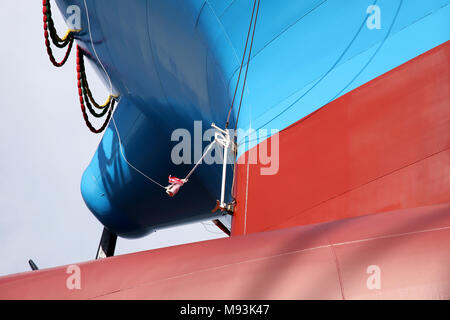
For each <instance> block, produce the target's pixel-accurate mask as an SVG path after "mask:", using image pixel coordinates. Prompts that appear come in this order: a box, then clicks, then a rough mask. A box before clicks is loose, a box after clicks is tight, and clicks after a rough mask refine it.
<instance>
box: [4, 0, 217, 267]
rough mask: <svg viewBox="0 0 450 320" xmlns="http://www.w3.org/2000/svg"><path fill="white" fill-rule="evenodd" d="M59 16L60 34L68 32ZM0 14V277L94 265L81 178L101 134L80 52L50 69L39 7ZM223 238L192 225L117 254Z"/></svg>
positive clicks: (93, 226)
mask: <svg viewBox="0 0 450 320" xmlns="http://www.w3.org/2000/svg"><path fill="white" fill-rule="evenodd" d="M53 5H54V7H55V8H56V5H55V4H54V2H53ZM54 15H55V16H56V17H54V19H55V23H56V27H57V29H58V33H59V34H60V35H61V36H62V35H63V34H64V33H65V29H66V26H65V24H64V22H63V20H62V18H61V16H60V14H59V11H57V10H54ZM0 16H1V19H0V27H1V30H2V31H3V32H2V41H1V44H0V46H1V47H0V48H1V54H0V57H1V59H0V68H1V80H0V81H1V86H0V92H1V102H0V111H1V123H0V148H1V149H0V150H1V151H0V275H5V274H11V273H17V272H22V271H28V270H30V268H29V266H28V259H29V258H32V259H33V260H34V261H35V262H36V264H37V265H38V266H39V268H47V267H54V266H58V265H63V264H71V263H76V262H81V261H86V260H91V259H93V258H94V256H95V253H96V251H97V246H98V242H99V240H100V235H101V232H102V228H103V227H102V225H101V224H100V223H99V222H98V221H97V220H96V219H95V218H94V216H93V215H92V214H91V213H90V211H89V210H88V209H87V208H86V206H85V205H84V202H83V199H82V197H81V194H80V179H81V175H82V173H83V171H84V169H85V168H86V166H87V165H88V164H89V162H90V160H91V158H92V156H93V154H94V152H95V150H96V148H97V145H98V143H99V141H100V139H101V135H94V134H92V133H90V131H89V130H88V129H87V128H86V126H85V124H84V121H83V118H82V115H81V111H80V106H79V101H78V92H77V87H76V66H75V59H74V56H75V55H74V53H75V50H73V52H72V54H71V57H70V59H69V61H68V62H67V64H66V65H65V66H64V67H63V68H55V67H53V66H52V65H51V63H50V61H49V60H48V57H47V53H46V50H45V45H44V38H43V26H42V1H28V0H20V1H1V2H0ZM54 52H56V55H57V57H58V58H59V57H60V56H61V54H62V52H61V51H59V50H58V49H56V48H55V49H54ZM58 60H59V59H58ZM87 73H88V77H89V79H90V83H89V85H90V87H91V89H92V91H93V93H94V95H95V96H96V97H99V98H98V100H100V97H106V96H107V94H108V92H107V90H106V88H105V87H104V86H103V84H102V82H101V81H100V80H99V79H98V78H97V76H96V73H95V72H94V71H93V70H92V69H91V68H90V66H89V65H88V66H87ZM208 230H209V231H208ZM223 236H224V235H223V233H221V232H220V231H219V230H218V229H217V228H216V227H214V226H212V225H211V224H210V223H209V224H207V225H202V224H200V223H197V224H191V225H187V226H183V227H178V228H172V229H167V230H162V231H158V232H156V233H153V234H151V235H149V236H147V237H145V238H142V239H138V240H125V239H121V238H119V239H118V243H117V248H116V254H123V253H129V252H136V251H142V250H148V249H154V248H159V247H166V246H170V245H175V244H181V243H187V242H194V241H201V240H207V239H213V238H217V237H223Z"/></svg>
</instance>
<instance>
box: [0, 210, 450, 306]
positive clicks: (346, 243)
mask: <svg viewBox="0 0 450 320" xmlns="http://www.w3.org/2000/svg"><path fill="white" fill-rule="evenodd" d="M449 239H450V203H448V204H445V205H435V206H431V207H423V208H416V209H407V210H400V211H396V212H388V213H381V214H376V215H370V216H365V217H359V218H352V219H347V220H341V221H335V222H330V223H322V224H316V225H309V226H299V227H293V228H287V229H283V230H275V231H269V232H261V233H256V234H252V235H247V236H236V237H231V238H225V239H219V240H213V241H205V242H199V243H192V244H186V245H181V246H176V247H170V248H163V249H157V250H151V251H147V252H141V253H135V254H129V255H124V256H117V257H113V258H107V259H103V260H98V261H93V262H87V263H82V264H79V267H80V270H81V278H80V284H81V289H80V290H76V289H74V290H68V289H67V287H66V281H67V278H68V277H69V274H67V273H66V270H67V268H66V267H59V268H55V269H49V270H42V271H34V272H28V273H23V274H17V275H12V276H8V277H3V278H0V299H450V273H449V272H448V266H449V265H450V254H449V252H450V241H449ZM370 266H377V267H378V268H379V271H380V273H379V281H380V282H379V285H380V287H379V289H377V288H373V287H371V289H369V287H370V286H369V287H368V286H367V281H368V279H369V278H370V276H371V275H370V274H368V273H367V269H368V268H369V267H370Z"/></svg>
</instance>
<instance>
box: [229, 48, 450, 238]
mask: <svg viewBox="0 0 450 320" xmlns="http://www.w3.org/2000/svg"><path fill="white" fill-rule="evenodd" d="M449 61H450V42H448V41H447V42H446V43H444V44H442V45H440V46H438V47H436V48H434V49H432V50H430V51H428V52H426V53H425V54H422V55H420V56H418V57H416V58H414V59H412V60H410V61H409V62H407V63H405V64H403V65H401V66H399V67H397V68H395V69H393V70H391V71H389V72H388V73H386V74H383V75H381V76H380V77H378V78H376V79H374V80H372V81H370V82H368V83H366V84H365V85H363V86H361V87H359V88H357V89H355V90H353V91H351V92H349V93H347V94H346V95H344V96H342V97H340V98H339V99H336V100H335V101H333V102H331V103H330V104H328V105H326V106H325V107H323V108H321V109H319V110H318V111H316V112H314V113H312V114H311V115H309V116H308V117H306V118H304V119H302V120H300V121H299V122H297V123H296V124H294V125H292V126H290V127H288V128H286V129H285V130H283V131H281V132H280V133H279V142H280V143H279V145H280V147H279V148H280V156H279V158H280V164H279V172H278V173H277V174H276V175H272V176H269V175H266V176H262V175H260V168H261V167H262V166H261V165H251V164H250V166H249V172H248V186H247V165H246V164H240V165H238V170H237V191H238V192H237V206H236V212H235V215H234V218H233V227H232V235H239V234H246V233H254V232H259V231H264V230H273V229H279V228H284V227H289V226H296V225H307V224H312V223H319V222H325V221H334V220H339V219H344V218H349V217H355V216H360V215H365V214H372V213H377V212H383V211H387V210H395V209H402V208H411V207H417V206H425V205H431V204H437V203H444V202H448V201H450V151H449V146H450V106H449V101H450V97H449ZM247 154H248V152H247ZM247 190H248V192H247Z"/></svg>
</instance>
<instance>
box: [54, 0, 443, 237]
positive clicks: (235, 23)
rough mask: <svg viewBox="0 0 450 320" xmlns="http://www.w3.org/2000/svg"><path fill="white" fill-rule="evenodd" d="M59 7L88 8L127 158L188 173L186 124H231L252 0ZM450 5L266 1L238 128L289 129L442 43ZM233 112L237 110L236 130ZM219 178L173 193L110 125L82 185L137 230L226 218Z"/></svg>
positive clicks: (119, 227)
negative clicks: (372, 12)
mask: <svg viewBox="0 0 450 320" xmlns="http://www.w3.org/2000/svg"><path fill="white" fill-rule="evenodd" d="M57 3H58V5H59V7H60V9H61V11H62V12H66V7H67V6H69V5H72V4H76V5H79V6H80V8H81V12H82V19H81V23H82V28H83V32H82V33H81V34H80V35H79V36H78V38H77V41H78V43H79V45H80V46H82V47H83V48H84V49H85V50H86V52H88V53H90V55H91V56H92V57H94V56H95V53H97V54H98V56H99V58H100V60H101V62H102V64H103V65H104V66H105V69H106V71H107V74H105V73H104V72H103V69H102V67H101V66H100V64H99V63H98V61H97V60H96V59H95V58H93V59H92V60H93V62H94V63H96V64H97V66H98V70H99V73H100V75H101V76H102V77H103V78H104V79H105V84H106V85H108V86H109V80H108V78H110V79H111V83H112V86H113V91H114V92H115V93H117V94H119V95H120V97H121V98H120V103H119V105H118V107H117V110H116V112H115V114H114V120H115V123H116V124H117V128H118V131H119V133H120V136H121V139H122V147H123V149H124V153H125V156H126V158H127V159H128V161H129V162H130V163H132V164H133V165H134V166H135V167H136V168H139V170H141V171H142V172H144V173H145V174H146V175H148V176H150V177H151V178H152V179H155V180H157V181H159V182H161V183H163V184H165V182H166V181H167V177H168V175H169V174H172V175H175V176H178V177H183V176H184V175H185V174H186V173H187V172H188V171H189V170H190V169H191V167H192V165H174V164H173V163H172V161H171V149H172V147H173V146H174V145H175V144H176V142H173V141H171V134H172V132H173V130H175V129H177V128H186V129H188V130H189V131H190V132H191V135H192V136H194V135H195V133H194V121H196V120H197V121H202V123H203V127H204V129H206V128H207V126H209V125H210V124H211V123H212V122H215V123H216V124H218V125H219V126H221V127H223V126H224V124H225V121H226V116H227V113H228V110H229V106H230V104H231V99H232V97H233V93H234V88H235V86H236V82H237V77H238V71H239V64H240V60H241V57H242V54H243V50H244V44H245V38H246V34H247V30H248V25H249V22H250V15H251V10H252V5H253V1H248V0H247V1H244V0H235V1H232V0H227V1H225V0H211V1H203V0H189V1H187V0H184V1H183V0H166V1H121V0H96V1H87V7H86V6H85V2H84V1H83V0H57ZM373 4H376V5H378V6H379V7H380V9H381V19H382V20H381V29H377V30H371V29H369V28H367V26H366V20H367V18H368V13H367V7H368V6H369V5H373ZM448 4H449V1H448V0H432V1H420V0H404V1H400V0H379V1H374V0H371V1H369V0H349V1H338V0H328V1H323V0H308V1H286V2H280V1H268V0H262V1H261V7H260V13H259V17H258V22H257V27H256V33H255V40H254V47H253V51H252V58H251V61H250V65H249V71H248V79H247V85H246V90H245V92H244V97H243V105H242V111H241V113H240V115H239V126H238V128H240V129H242V130H243V132H245V131H247V130H248V129H249V128H253V129H268V130H269V132H270V129H276V130H282V129H284V128H286V127H287V126H289V125H291V124H293V123H295V122H296V121H298V120H299V119H301V118H303V117H305V116H307V115H308V114H310V113H311V112H313V111H315V110H317V109H318V108H320V107H322V106H324V105H326V104H327V103H329V102H331V101H333V100H334V99H336V98H338V97H340V96H342V95H344V94H346V93H347V92H349V91H351V90H353V89H355V88H358V87H359V86H361V85H363V84H364V83H366V82H368V81H370V80H372V79H374V78H376V77H378V76H380V75H381V74H383V73H386V72H388V71H389V70H391V69H393V68H395V67H397V66H399V65H400V64H402V63H405V62H407V61H409V60H411V59H413V58H414V57H416V56H418V55H420V54H422V53H424V52H426V51H428V50H431V49H432V48H434V47H436V46H438V45H440V44H442V43H444V42H445V41H447V40H448V39H449V36H450V26H449V19H448V18H449V17H450V8H449V6H448ZM86 9H87V10H86ZM88 16H89V22H90V26H89V25H88V19H87V17H88ZM89 31H90V32H89ZM91 37H92V40H93V41H92V42H91ZM94 47H95V50H94ZM236 117H237V108H235V109H234V111H233V113H232V118H231V127H233V126H234V121H235V119H236ZM247 140H249V139H248V137H246V135H245V134H242V135H240V136H238V142H239V153H238V155H239V156H240V155H242V154H243V153H244V152H245V151H247V150H248V149H249V148H250V147H252V146H253V145H255V144H257V143H258V141H250V142H249V143H246V141H247ZM250 140H251V139H250ZM206 145H207V143H206V142H205V143H204V146H206ZM293 147H294V146H293ZM196 156H197V157H196V158H198V157H199V156H200V154H198V153H197V155H196ZM196 158H195V157H194V158H193V161H195V160H196ZM230 169H231V167H230ZM229 172H230V173H231V170H229ZM220 179H221V166H219V165H202V166H200V167H199V169H198V170H197V171H196V173H195V174H194V175H193V177H192V178H191V179H190V181H189V183H188V184H186V186H184V187H183V188H182V190H181V191H180V193H179V194H178V195H177V196H176V197H174V198H170V197H168V196H167V195H166V194H165V192H164V190H163V189H162V188H160V187H158V186H156V185H155V184H153V183H151V182H149V181H148V179H146V178H145V177H144V176H143V175H142V174H140V173H138V172H136V171H135V170H133V169H132V168H131V167H130V166H129V164H127V163H126V161H125V159H124V157H123V156H122V155H121V152H120V146H119V141H118V136H117V133H116V131H115V128H114V125H113V124H112V123H110V125H109V126H108V128H107V130H106V132H105V135H104V137H103V139H102V141H101V143H100V145H99V147H98V150H97V152H96V154H95V155H94V157H93V159H92V162H91V163H90V165H89V166H88V168H87V169H86V171H85V173H84V175H83V178H82V183H81V191H82V194H83V198H84V200H85V202H86V204H87V206H88V207H89V209H90V210H91V211H92V212H93V213H94V215H95V216H96V217H97V218H98V219H99V220H100V222H101V223H102V224H104V225H105V226H106V227H107V228H108V229H110V230H111V231H113V232H116V233H117V234H118V235H120V236H122V237H139V236H143V235H145V234H148V233H149V232H151V231H152V230H156V229H158V228H163V227H168V226H174V225H177V224H181V223H188V222H193V221H198V220H203V219H213V218H217V217H219V216H220V215H219V214H217V213H216V214H212V213H211V209H212V208H213V207H214V205H215V201H216V199H218V198H219V197H220ZM227 181H229V182H230V181H231V176H230V175H229V177H228V179H227ZM227 188H228V190H229V188H230V185H229V184H228V185H227ZM228 193H229V192H228ZM229 198H230V196H228V199H229Z"/></svg>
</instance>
